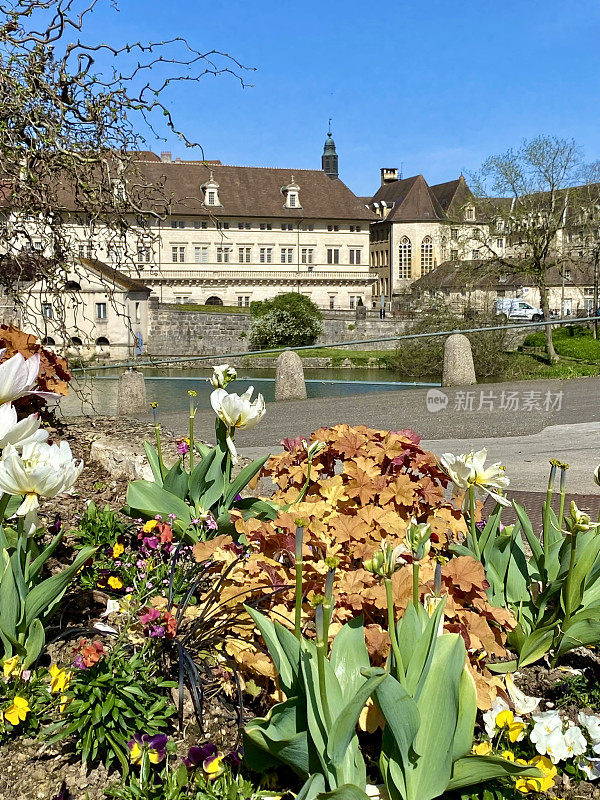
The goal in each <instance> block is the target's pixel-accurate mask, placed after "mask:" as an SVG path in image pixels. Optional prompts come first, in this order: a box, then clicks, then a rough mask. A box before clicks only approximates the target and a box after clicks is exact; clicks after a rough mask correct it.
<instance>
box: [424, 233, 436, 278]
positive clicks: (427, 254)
mask: <svg viewBox="0 0 600 800" xmlns="http://www.w3.org/2000/svg"><path fill="white" fill-rule="evenodd" d="M432 269H433V243H432V241H431V236H426V237H425V238H424V239H423V241H422V242H421V275H425V273H426V272H431V270H432Z"/></svg>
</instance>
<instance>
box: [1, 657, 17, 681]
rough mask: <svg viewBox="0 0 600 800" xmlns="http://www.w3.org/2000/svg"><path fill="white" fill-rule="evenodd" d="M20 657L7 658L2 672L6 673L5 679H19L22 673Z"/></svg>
mask: <svg viewBox="0 0 600 800" xmlns="http://www.w3.org/2000/svg"><path fill="white" fill-rule="evenodd" d="M19 662H20V659H19V656H13V657H12V658H7V659H6V661H5V662H4V663H3V664H2V671H3V672H4V677H5V678H15V677H16V678H18V677H19V674H20V672H21V669H20V667H19Z"/></svg>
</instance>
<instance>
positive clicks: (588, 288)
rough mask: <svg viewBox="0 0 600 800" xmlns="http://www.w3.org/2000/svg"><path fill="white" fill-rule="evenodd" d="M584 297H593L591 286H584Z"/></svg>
mask: <svg viewBox="0 0 600 800" xmlns="http://www.w3.org/2000/svg"><path fill="white" fill-rule="evenodd" d="M583 295H584V297H593V296H594V287H593V286H586V287H585V288H584V290H583Z"/></svg>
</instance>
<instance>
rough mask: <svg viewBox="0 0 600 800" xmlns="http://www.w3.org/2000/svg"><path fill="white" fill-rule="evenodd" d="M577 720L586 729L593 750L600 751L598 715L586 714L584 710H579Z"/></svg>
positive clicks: (599, 719) (599, 722) (599, 721)
mask: <svg viewBox="0 0 600 800" xmlns="http://www.w3.org/2000/svg"><path fill="white" fill-rule="evenodd" d="M577 721H578V722H579V724H580V725H582V726H583V727H584V728H585V729H586V731H587V733H588V736H589V737H590V741H591V743H592V745H593V749H594V752H595V753H600V717H598V716H597V715H596V714H586V713H585V712H584V711H580V712H579V714H578V715H577Z"/></svg>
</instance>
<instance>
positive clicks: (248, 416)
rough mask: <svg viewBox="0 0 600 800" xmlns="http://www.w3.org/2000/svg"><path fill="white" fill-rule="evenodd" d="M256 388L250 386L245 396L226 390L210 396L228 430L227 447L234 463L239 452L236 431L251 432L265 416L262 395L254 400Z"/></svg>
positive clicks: (215, 392) (216, 411) (220, 390)
mask: <svg viewBox="0 0 600 800" xmlns="http://www.w3.org/2000/svg"><path fill="white" fill-rule="evenodd" d="M253 392H254V387H253V386H249V387H248V389H247V390H246V391H245V392H244V394H242V395H239V394H233V393H232V394H229V393H228V392H226V391H225V389H215V391H214V392H212V394H211V396H210V403H211V405H212V407H213V410H214V412H215V414H216V415H217V417H218V418H219V419H220V420H221V421H222V422H223V423H224V424H225V427H226V428H227V447H228V448H229V452H230V453H231V457H232V460H233V462H234V463H235V462H237V451H236V449H235V445H234V443H233V436H234V434H235V431H236V429H238V428H239V429H240V430H250V429H251V428H254V427H255V425H258V423H259V422H260V420H261V419H262V418H263V416H264V415H265V401H264V398H263V396H262V394H259V395H258V396H257V398H256V400H254V401H253V400H252V399H251V398H252V393H253Z"/></svg>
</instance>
